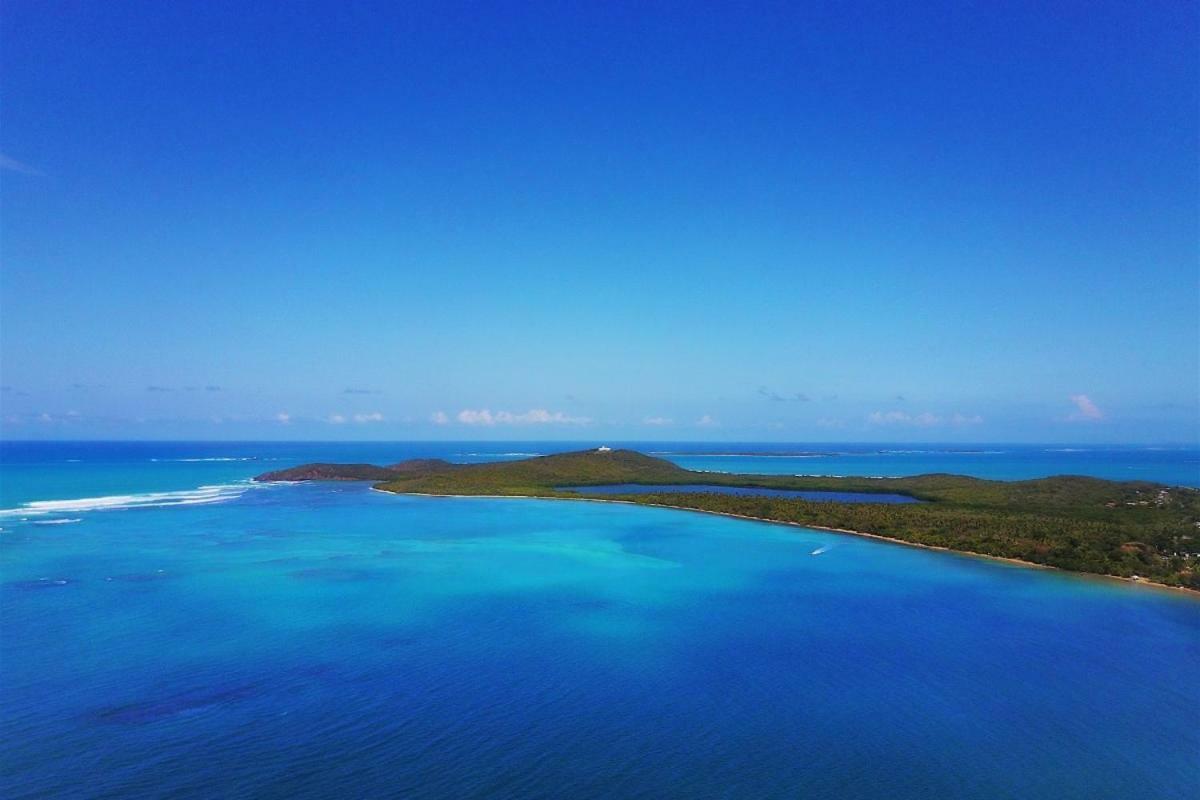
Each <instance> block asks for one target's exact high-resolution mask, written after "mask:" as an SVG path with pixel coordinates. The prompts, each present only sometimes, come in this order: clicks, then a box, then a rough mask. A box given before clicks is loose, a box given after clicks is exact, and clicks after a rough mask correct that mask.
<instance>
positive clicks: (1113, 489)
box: [255, 448, 1200, 590]
mask: <svg viewBox="0 0 1200 800" xmlns="http://www.w3.org/2000/svg"><path fill="white" fill-rule="evenodd" d="M255 480H259V481H321V480H365V481H374V482H375V488H376V489H379V490H382V491H386V492H396V493H401V494H430V495H447V496H484V495H487V496H510V497H541V498H559V499H587V500H603V501H610V502H623V503H636V504H639V505H648V506H665V507H670V508H678V509H685V510H693V511H705V512H710V513H717V514H726V515H732V516H738V517H746V518H750V519H755V520H762V521H766V522H781V523H789V524H793V525H802V526H806V527H814V528H823V529H830V530H835V531H841V532H844V533H853V534H859V535H867V536H875V537H879V538H884V539H889V540H894V541H897V542H903V543H907V544H912V545H919V546H924V547H933V548H942V549H947V550H954V551H958V552H963V553H970V554H974V555H983V556H990V557H994V558H1004V559H1011V560H1016V561H1021V562H1026V563H1029V564H1034V565H1040V566H1046V567H1056V568H1058V569H1064V570H1070V571H1074V572H1086V573H1092V574H1096V575H1106V576H1111V577H1117V578H1124V579H1127V580H1134V581H1139V582H1150V583H1155V584H1160V585H1164V586H1170V587H1176V588H1184V589H1190V590H1200V490H1196V489H1190V488H1184V487H1172V486H1166V485H1163V484H1158V483H1150V482H1143V481H1123V482H1117V481H1107V480H1101V479H1098V478H1087V477H1080V476H1071V475H1061V476H1055V477H1051V478H1041V479H1037V480H1025V481H995V480H983V479H980V478H971V477H967V476H963V475H948V474H934V475H917V476H913V477H908V478H858V477H799V476H774V475H735V474H727V473H710V472H694V471H691V470H687V469H684V468H682V467H679V466H677V465H675V464H673V463H671V462H670V461H666V460H664V459H660V458H653V457H651V456H647V455H644V454H642V453H638V452H635V451H632V450H609V449H607V448H599V449H596V450H583V451H577V452H571V453H560V454H556V455H549V456H539V457H535V458H527V459H522V460H519V461H503V462H497V463H488V464H452V463H450V462H447V461H442V460H440V459H417V460H412V461H405V462H401V463H399V464H393V465H391V466H382V467H381V466H374V465H371V464H305V465H303V466H299V467H294V468H291V469H285V470H279V471H275V472H268V473H265V474H263V475H260V476H258V477H257V478H255ZM697 483H703V484H707V485H715V486H721V487H744V488H760V489H785V490H803V491H831V492H856V493H858V492H865V493H886V494H899V495H907V496H909V497H912V498H915V499H917V500H921V501H923V502H920V503H904V504H885V503H861V502H831V501H826V500H820V501H809V500H803V499H793V498H783V497H777V496H776V497H771V496H752V495H728V494H718V493H715V492H696V491H680V492H673V491H669V490H666V489H664V490H663V491H656V492H653V493H646V494H611V493H605V494H603V495H600V494H595V493H589V492H588V491H587V488H586V487H589V486H592V487H597V486H604V485H612V484H642V485H655V486H657V485H660V484H668V485H686V484H697ZM566 486H570V487H574V491H566V490H564V489H563V488H562V487H566Z"/></svg>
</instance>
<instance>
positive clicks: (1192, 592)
mask: <svg viewBox="0 0 1200 800" xmlns="http://www.w3.org/2000/svg"><path fill="white" fill-rule="evenodd" d="M371 491H373V492H380V493H381V494H390V495H396V496H399V497H404V496H410V497H442V498H448V499H469V498H472V497H478V498H480V499H489V500H565V501H568V502H584V503H613V504H618V505H626V506H641V507H643V508H666V509H671V510H673V511H691V512H694V513H697V514H711V515H713V516H717V517H729V518H731V519H740V520H745V521H748V522H760V523H763V524H767V525H788V526H791V527H793V528H806V529H808V530H814V531H826V532H829V533H840V534H845V535H849V536H860V537H862V538H865V539H874V540H876V541H880V542H887V543H889V544H898V545H904V546H905V547H919V548H921V549H923V550H933V551H936V552H942V553H953V554H956V555H960V556H967V557H969V558H984V559H988V560H991V561H1002V562H1005V563H1008V564H1012V565H1014V566H1018V567H1026V568H1031V569H1042V570H1053V571H1054V572H1061V573H1063V574H1064V575H1078V576H1080V577H1084V578H1096V579H1101V580H1110V581H1120V582H1121V583H1124V584H1128V585H1130V586H1141V587H1145V588H1148V589H1154V590H1160V591H1161V590H1167V591H1171V592H1177V593H1182V594H1183V595H1184V596H1185V597H1190V598H1192V599H1195V600H1200V589H1189V588H1188V587H1186V586H1168V585H1167V584H1165V583H1159V582H1158V581H1151V580H1147V579H1145V578H1139V579H1137V580H1134V579H1133V578H1123V577H1121V576H1120V575H1104V574H1101V573H1098V572H1079V571H1076V570H1069V569H1063V568H1062V567H1056V566H1054V565H1053V564H1039V563H1037V562H1036V561H1025V560H1024V559H1020V558H1012V557H1010V556H995V555H991V554H989V553H977V552H975V551H973V550H955V549H954V548H953V547H944V546H942V545H936V544H923V543H921V542H910V541H907V540H905V539H896V538H893V537H891V536H883V535H882V534H878V533H871V532H869V531H855V530H851V529H849V528H832V527H829V526H827V525H806V524H804V523H802V522H790V521H788V520H779V519H766V518H764V517H752V516H749V515H747V514H735V513H733V512H731V511H711V510H709V509H705V508H689V507H687V506H672V505H665V504H663V503H636V502H634V501H632V500H605V499H602V498H598V497H555V496H546V495H537V494H434V493H432V492H392V491H388V490H387V489H378V488H376V487H374V486H372V487H371Z"/></svg>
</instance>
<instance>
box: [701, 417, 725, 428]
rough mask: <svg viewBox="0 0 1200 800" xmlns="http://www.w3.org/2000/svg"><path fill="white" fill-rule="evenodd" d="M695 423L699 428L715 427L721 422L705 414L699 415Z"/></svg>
mask: <svg viewBox="0 0 1200 800" xmlns="http://www.w3.org/2000/svg"><path fill="white" fill-rule="evenodd" d="M696 424H697V425H699V426H700V427H701V428H715V427H717V426H718V425H720V424H721V423H719V422H717V421H716V420H715V419H713V418H712V417H711V416H709V415H708V414H705V415H704V416H702V417H700V419H698V420H696Z"/></svg>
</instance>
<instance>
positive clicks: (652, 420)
mask: <svg viewBox="0 0 1200 800" xmlns="http://www.w3.org/2000/svg"><path fill="white" fill-rule="evenodd" d="M642 424H643V425H674V424H675V420H673V419H671V418H670V417H646V418H645V419H644V420H642Z"/></svg>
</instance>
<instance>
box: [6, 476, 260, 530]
mask: <svg viewBox="0 0 1200 800" xmlns="http://www.w3.org/2000/svg"><path fill="white" fill-rule="evenodd" d="M260 485H262V484H253V483H250V482H249V481H247V482H244V483H225V484H219V485H216V486H201V487H199V488H196V489H184V490H181V491H174V492H143V493H140V494H114V495H108V496H106V497H80V498H77V499H74V500H33V501H30V502H28V503H24V504H22V505H21V506H20V507H18V508H4V509H0V517H26V516H42V515H45V514H68V513H77V512H80V511H124V510H128V509H131V508H162V507H164V506H194V505H205V504H208V503H224V502H228V501H229V500H233V499H236V498H238V497H241V496H242V495H243V494H245V493H246V491H247V490H249V489H252V488H255V487H257V486H260ZM69 521H71V520H52V521H50V522H52V523H53V524H61V523H63V522H69Z"/></svg>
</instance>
